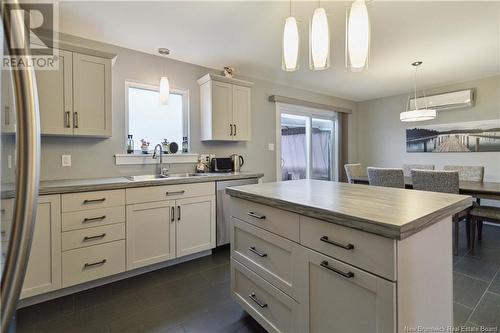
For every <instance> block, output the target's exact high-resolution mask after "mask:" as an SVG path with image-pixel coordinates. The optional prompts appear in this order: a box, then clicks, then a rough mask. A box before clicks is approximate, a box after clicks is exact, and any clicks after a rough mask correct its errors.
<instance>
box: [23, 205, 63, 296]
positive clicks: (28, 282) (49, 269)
mask: <svg viewBox="0 0 500 333" xmlns="http://www.w3.org/2000/svg"><path fill="white" fill-rule="evenodd" d="M60 207H61V206H60V196H59V195H48V196H40V197H39V198H38V209H37V214H36V222H35V230H34V232H33V242H32V245H31V252H30V258H29V261H28V268H27V271H26V276H25V278H24V284H23V289H22V291H21V298H26V297H31V296H35V295H38V294H42V293H46V292H49V291H52V290H56V289H59V288H60V287H61V211H60Z"/></svg>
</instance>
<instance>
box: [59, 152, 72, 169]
mask: <svg viewBox="0 0 500 333" xmlns="http://www.w3.org/2000/svg"><path fill="white" fill-rule="evenodd" d="M61 164H62V166H63V167H70V166H71V155H61Z"/></svg>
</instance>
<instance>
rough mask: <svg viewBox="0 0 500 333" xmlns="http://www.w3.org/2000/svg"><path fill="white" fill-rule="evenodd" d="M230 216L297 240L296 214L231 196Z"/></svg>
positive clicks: (297, 225)
mask: <svg viewBox="0 0 500 333" xmlns="http://www.w3.org/2000/svg"><path fill="white" fill-rule="evenodd" d="M231 216H234V217H236V218H239V219H240V220H243V221H245V222H248V223H251V224H253V225H256V226H258V227H260V228H262V229H266V230H267V231H270V232H273V233H275V234H278V235H280V236H283V237H286V238H288V239H291V240H293V241H296V242H298V241H299V215H298V214H295V213H290V212H287V211H284V210H279V209H276V208H272V207H269V206H266V205H261V204H258V203H254V202H251V201H247V200H241V199H238V198H234V197H231Z"/></svg>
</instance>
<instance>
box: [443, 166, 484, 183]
mask: <svg viewBox="0 0 500 333" xmlns="http://www.w3.org/2000/svg"><path fill="white" fill-rule="evenodd" d="M443 169H444V170H447V171H458V178H459V179H460V180H464V181H471V182H482V181H483V178H484V166H465V165H445V166H444V168H443Z"/></svg>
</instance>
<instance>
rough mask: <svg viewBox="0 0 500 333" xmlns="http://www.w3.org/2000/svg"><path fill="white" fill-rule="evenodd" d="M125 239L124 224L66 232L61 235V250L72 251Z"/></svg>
mask: <svg viewBox="0 0 500 333" xmlns="http://www.w3.org/2000/svg"><path fill="white" fill-rule="evenodd" d="M120 239H125V223H116V224H110V225H105V226H102V227H94V228H87V229H81V230H73V231H66V232H63V233H62V250H63V251H67V250H72V249H77V248H80V247H86V246H91V245H96V244H102V243H108V242H111V241H116V240H120Z"/></svg>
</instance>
